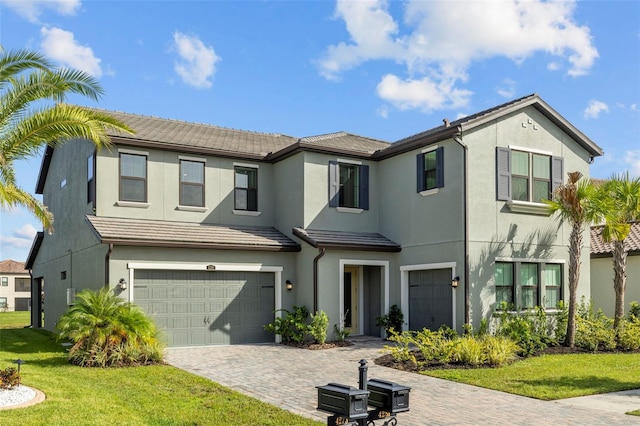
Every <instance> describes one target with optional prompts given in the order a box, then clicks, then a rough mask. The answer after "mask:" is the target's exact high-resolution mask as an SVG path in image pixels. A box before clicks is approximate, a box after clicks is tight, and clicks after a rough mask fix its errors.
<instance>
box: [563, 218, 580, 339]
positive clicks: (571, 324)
mask: <svg viewBox="0 0 640 426" xmlns="http://www.w3.org/2000/svg"><path fill="white" fill-rule="evenodd" d="M582 228H583V226H582V224H581V223H577V222H574V223H573V226H572V227H571V235H570V236H569V312H568V314H569V315H568V316H569V317H568V321H567V335H566V336H565V341H564V342H565V345H566V346H569V347H571V348H573V347H574V346H575V342H576V310H577V305H578V300H577V299H578V296H577V293H578V282H580V263H581V262H580V255H581V254H582Z"/></svg>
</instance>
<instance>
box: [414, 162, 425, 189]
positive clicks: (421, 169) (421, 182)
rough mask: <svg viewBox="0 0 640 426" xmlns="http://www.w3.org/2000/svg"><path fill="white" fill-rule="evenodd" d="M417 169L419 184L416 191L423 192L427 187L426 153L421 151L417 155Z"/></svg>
mask: <svg viewBox="0 0 640 426" xmlns="http://www.w3.org/2000/svg"><path fill="white" fill-rule="evenodd" d="M416 171H417V177H418V180H417V186H416V191H418V192H422V191H424V190H425V189H426V188H425V186H424V154H423V153H420V154H418V155H416Z"/></svg>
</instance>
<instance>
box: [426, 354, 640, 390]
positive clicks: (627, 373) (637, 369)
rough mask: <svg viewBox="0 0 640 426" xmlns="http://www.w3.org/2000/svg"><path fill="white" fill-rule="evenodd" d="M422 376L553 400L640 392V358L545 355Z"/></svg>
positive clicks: (601, 355) (615, 355)
mask: <svg viewBox="0 0 640 426" xmlns="http://www.w3.org/2000/svg"><path fill="white" fill-rule="evenodd" d="M422 374H426V375H429V376H433V377H439V378H442V379H447V380H453V381H456V382H461V383H467V384H470V385H475V386H480V387H483V388H489V389H495V390H499V391H503V392H508V393H513V394H517V395H523V396H528V397H532V398H538V399H543V400H553V399H561V398H571V397H575V396H584V395H594V394H600V393H607V392H616V391H622V390H629V389H638V388H640V354H638V353H598V354H591V353H583V354H567V355H541V356H537V357H531V358H527V359H525V360H522V361H518V362H515V363H513V364H511V365H507V366H504V367H500V368H478V369H460V370H430V371H424V372H423V373H422Z"/></svg>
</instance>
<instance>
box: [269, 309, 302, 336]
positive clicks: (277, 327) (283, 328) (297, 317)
mask: <svg viewBox="0 0 640 426" xmlns="http://www.w3.org/2000/svg"><path fill="white" fill-rule="evenodd" d="M279 311H281V312H284V313H285V315H284V316H282V317H276V319H275V320H274V321H273V322H272V323H271V324H267V325H265V326H264V329H265V330H266V331H268V332H269V333H274V334H279V335H281V336H282V342H283V343H291V342H295V343H298V344H300V343H304V338H305V336H306V335H307V333H309V324H307V319H308V318H309V310H308V309H307V308H306V307H304V306H294V307H293V310H292V311H288V310H286V309H280V310H279ZM279 311H274V313H275V312H279Z"/></svg>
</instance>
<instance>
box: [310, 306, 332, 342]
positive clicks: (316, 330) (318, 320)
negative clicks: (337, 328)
mask: <svg viewBox="0 0 640 426" xmlns="http://www.w3.org/2000/svg"><path fill="white" fill-rule="evenodd" d="M327 328H329V317H328V316H327V314H326V313H325V312H324V311H320V312H316V314H315V315H313V314H312V315H311V325H310V326H309V333H311V335H312V336H313V338H314V339H316V342H318V343H319V344H321V345H324V342H326V341H327Z"/></svg>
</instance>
